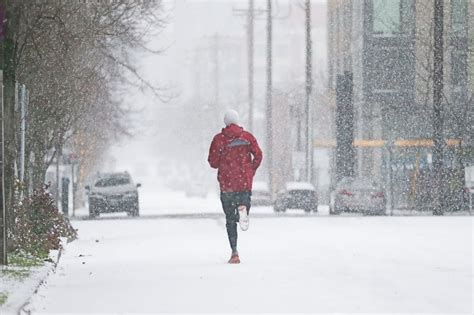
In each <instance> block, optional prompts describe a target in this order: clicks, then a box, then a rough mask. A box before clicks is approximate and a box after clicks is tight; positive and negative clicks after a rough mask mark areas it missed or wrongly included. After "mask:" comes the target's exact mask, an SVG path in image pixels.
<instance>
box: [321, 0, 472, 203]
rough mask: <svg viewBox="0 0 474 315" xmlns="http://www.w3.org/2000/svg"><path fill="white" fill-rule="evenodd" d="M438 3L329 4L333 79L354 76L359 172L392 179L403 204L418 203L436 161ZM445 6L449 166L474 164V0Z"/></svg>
mask: <svg viewBox="0 0 474 315" xmlns="http://www.w3.org/2000/svg"><path fill="white" fill-rule="evenodd" d="M433 3H434V1H432V0H329V2H328V50H329V53H328V56H329V68H328V73H329V80H328V81H329V82H328V85H329V89H331V90H334V91H335V89H336V80H337V76H338V75H341V74H343V73H344V72H345V71H347V72H350V73H352V74H353V103H354V135H355V140H356V142H357V143H359V145H358V146H357V147H356V170H355V171H356V174H359V175H365V176H371V177H375V178H376V179H378V180H379V181H381V182H384V183H386V184H387V186H388V184H389V182H390V183H391V184H393V185H392V186H393V187H394V191H393V195H394V196H397V200H395V201H396V205H397V206H405V205H407V206H410V205H411V204H412V203H413V202H414V200H415V195H416V194H417V191H416V189H417V188H416V187H417V180H418V181H419V177H420V174H421V173H422V172H423V169H428V168H429V167H430V165H431V159H432V147H431V143H430V141H429V139H431V138H432V134H433V125H432V108H433V102H432V94H433V88H432V86H433V82H432V73H433V47H434V45H433V11H434V7H433V5H434V4H433ZM444 4H445V6H444V29H445V31H444V104H443V108H444V136H445V138H446V139H451V141H449V142H448V143H447V145H446V147H445V165H446V166H447V167H448V168H458V167H461V168H462V167H464V164H468V163H472V156H470V155H471V154H469V152H472V132H473V129H472V123H473V120H472V115H473V114H472V111H473V110H472V108H473V103H472V102H473V100H472V98H473V97H472V95H473V91H474V89H473V78H474V77H473V67H474V59H473V57H472V55H473V54H472V45H473V43H472V42H473V36H474V35H473V31H474V28H473V25H474V23H473V8H474V1H472V0H445V1H444ZM469 52H471V53H469ZM333 94H334V97H335V93H333ZM357 140H359V141H357ZM372 140H374V141H372ZM378 140H383V141H378ZM390 174H392V175H390Z"/></svg>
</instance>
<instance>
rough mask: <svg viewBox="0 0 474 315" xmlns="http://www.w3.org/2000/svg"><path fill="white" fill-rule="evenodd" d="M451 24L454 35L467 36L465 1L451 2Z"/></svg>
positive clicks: (454, 0)
mask: <svg viewBox="0 0 474 315" xmlns="http://www.w3.org/2000/svg"><path fill="white" fill-rule="evenodd" d="M451 23H452V30H453V33H454V34H455V35H459V36H465V35H466V34H467V27H466V26H467V0H451Z"/></svg>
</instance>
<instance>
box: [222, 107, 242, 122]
mask: <svg viewBox="0 0 474 315" xmlns="http://www.w3.org/2000/svg"><path fill="white" fill-rule="evenodd" d="M224 123H225V125H226V126H229V125H230V124H236V125H238V124H239V113H237V112H236V111H235V110H233V109H229V110H228V111H226V112H225V115H224Z"/></svg>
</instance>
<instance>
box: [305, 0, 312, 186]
mask: <svg viewBox="0 0 474 315" xmlns="http://www.w3.org/2000/svg"><path fill="white" fill-rule="evenodd" d="M305 13H306V89H305V90H306V99H305V110H304V112H305V117H306V132H305V133H306V144H305V148H306V150H305V153H306V159H305V162H306V163H305V164H306V165H305V168H306V180H307V181H308V182H311V179H312V169H313V146H312V139H313V132H312V131H313V124H312V115H311V114H312V113H311V104H310V103H311V93H312V88H313V78H312V72H313V62H312V57H313V47H312V44H313V43H312V40H311V0H306V3H305Z"/></svg>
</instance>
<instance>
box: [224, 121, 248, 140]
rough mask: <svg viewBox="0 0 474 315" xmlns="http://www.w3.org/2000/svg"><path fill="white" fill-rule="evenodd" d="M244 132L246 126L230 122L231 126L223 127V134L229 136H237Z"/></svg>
mask: <svg viewBox="0 0 474 315" xmlns="http://www.w3.org/2000/svg"><path fill="white" fill-rule="evenodd" d="M243 132H244V128H242V127H240V126H237V125H236V124H230V125H229V126H227V127H225V128H222V134H223V135H224V136H226V137H227V138H231V139H234V138H237V137H239V136H240V135H242V133H243Z"/></svg>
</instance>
